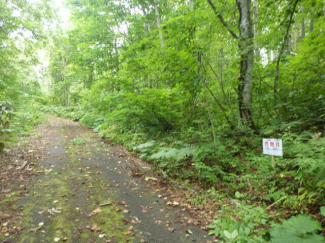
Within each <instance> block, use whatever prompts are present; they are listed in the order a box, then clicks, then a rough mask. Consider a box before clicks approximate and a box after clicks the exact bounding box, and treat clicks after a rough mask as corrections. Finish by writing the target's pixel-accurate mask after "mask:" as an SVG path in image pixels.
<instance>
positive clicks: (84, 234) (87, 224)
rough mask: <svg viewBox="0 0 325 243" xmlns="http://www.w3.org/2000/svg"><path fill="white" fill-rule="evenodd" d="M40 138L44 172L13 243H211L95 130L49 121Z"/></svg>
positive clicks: (28, 200) (23, 201)
mask: <svg viewBox="0 0 325 243" xmlns="http://www.w3.org/2000/svg"><path fill="white" fill-rule="evenodd" d="M38 133H39V134H40V136H42V137H41V139H40V144H39V150H41V151H42V153H43V154H44V155H45V156H44V158H43V159H42V160H41V161H40V165H41V166H43V171H42V172H44V173H41V175H40V176H37V177H35V178H34V179H32V180H33V183H31V184H32V186H31V188H29V193H28V194H27V195H26V197H24V198H22V199H21V200H19V201H18V206H19V207H22V208H23V213H24V215H25V218H24V221H23V225H22V227H23V228H24V230H22V231H21V232H20V233H19V234H18V235H17V236H16V237H15V238H13V239H12V241H11V242H26V243H27V242H28V243H32V242H46V243H47V242H87V243H88V242H117V243H123V242H149V243H151V242H166V243H178V242H212V241H211V238H210V237H209V236H207V233H206V232H205V231H204V230H201V229H199V228H198V227H195V226H193V225H191V226H189V225H187V224H186V223H180V222H182V221H180V220H179V219H180V218H183V217H185V216H186V213H185V211H182V210H181V209H180V208H177V207H171V206H167V205H166V200H164V199H163V198H159V197H158V195H157V194H155V193H154V192H152V190H151V189H149V188H148V187H147V186H146V184H144V183H143V182H141V181H140V179H138V178H133V177H132V176H131V175H130V173H129V172H130V171H129V170H128V169H127V166H128V162H126V161H123V160H122V159H121V158H118V157H117V156H115V155H114V151H113V150H112V147H110V146H109V145H107V144H105V143H103V142H102V140H101V139H99V138H98V136H97V135H96V134H94V133H93V132H92V131H91V130H89V129H87V128H85V127H84V126H81V125H79V124H78V123H76V122H73V121H70V120H66V119H62V118H57V117H50V125H48V126H45V127H43V128H41V129H39V131H38ZM100 204H106V205H105V206H100ZM175 221H178V223H177V222H175ZM183 222H184V221H183Z"/></svg>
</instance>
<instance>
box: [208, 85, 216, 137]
mask: <svg viewBox="0 0 325 243" xmlns="http://www.w3.org/2000/svg"><path fill="white" fill-rule="evenodd" d="M205 106H206V108H207V110H208V115H209V120H210V125H211V130H212V137H213V142H216V140H217V139H216V133H215V131H214V123H213V118H212V114H211V111H210V103H209V100H208V95H207V91H205Z"/></svg>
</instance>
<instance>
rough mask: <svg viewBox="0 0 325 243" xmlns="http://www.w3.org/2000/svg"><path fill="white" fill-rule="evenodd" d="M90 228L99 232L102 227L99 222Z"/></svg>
mask: <svg viewBox="0 0 325 243" xmlns="http://www.w3.org/2000/svg"><path fill="white" fill-rule="evenodd" d="M90 230H91V231H95V232H97V231H101V229H100V228H98V226H97V224H95V225H93V227H91V228H90Z"/></svg>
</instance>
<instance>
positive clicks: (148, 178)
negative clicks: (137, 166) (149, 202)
mask: <svg viewBox="0 0 325 243" xmlns="http://www.w3.org/2000/svg"><path fill="white" fill-rule="evenodd" d="M144 180H145V181H150V180H152V181H158V179H157V178H155V177H146V178H145V179H144Z"/></svg>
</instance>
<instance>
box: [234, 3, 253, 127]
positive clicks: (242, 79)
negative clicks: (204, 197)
mask: <svg viewBox="0 0 325 243" xmlns="http://www.w3.org/2000/svg"><path fill="white" fill-rule="evenodd" d="M250 4H251V0H237V7H238V10H239V33H240V38H239V50H240V53H241V60H240V74H239V84H238V110H239V117H240V120H241V121H242V122H243V123H244V124H246V125H247V126H248V127H250V128H252V129H253V130H256V128H255V125H254V122H253V112H252V89H253V77H252V74H253V68H254V42H253V28H252V27H253V25H252V20H251V8H250Z"/></svg>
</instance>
